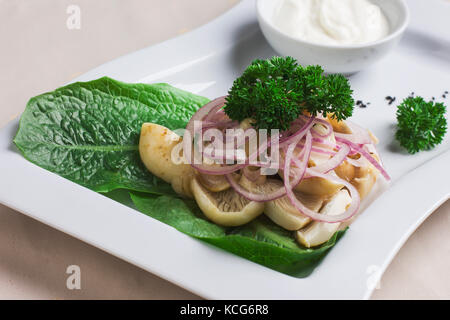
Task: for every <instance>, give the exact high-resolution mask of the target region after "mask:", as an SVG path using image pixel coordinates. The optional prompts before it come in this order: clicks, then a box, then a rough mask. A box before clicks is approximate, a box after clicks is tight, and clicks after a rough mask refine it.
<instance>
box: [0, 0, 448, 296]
mask: <svg viewBox="0 0 450 320" xmlns="http://www.w3.org/2000/svg"><path fill="white" fill-rule="evenodd" d="M235 3H236V1H232V0H126V1H125V0H122V1H119V0H96V1H92V0H91V1H89V0H70V1H67V0H34V1H31V0H0V127H2V126H3V125H5V124H6V123H7V122H8V121H10V120H11V119H13V118H15V117H16V116H18V115H19V114H20V113H21V112H22V111H23V109H24V107H25V104H26V102H27V100H28V98H29V97H31V96H33V95H36V94H39V93H42V92H45V91H49V90H53V89H55V88H56V87H58V86H60V85H62V84H64V83H66V82H68V81H70V80H71V79H73V78H74V77H76V76H77V75H80V74H82V73H84V72H86V71H88V70H90V69H92V68H94V67H96V66H98V65H99V64H101V63H103V62H106V61H109V60H112V59H114V58H116V57H118V56H121V55H124V54H126V53H129V52H132V51H134V50H137V49H140V48H143V47H146V46H149V45H151V44H154V43H157V42H160V41H163V40H165V39H168V38H172V37H174V36H177V35H179V34H181V33H183V32H186V31H189V30H191V29H193V28H195V27H197V26H200V25H202V24H204V23H206V22H208V21H210V20H212V19H213V18H215V17H216V16H218V15H220V14H221V13H223V12H224V11H226V10H227V9H229V8H230V7H232V6H233V5H234V4H235ZM69 5H78V6H79V8H80V9H81V26H80V27H81V28H80V29H79V30H69V29H68V28H67V27H66V20H67V18H68V16H69V15H68V14H67V13H66V10H67V7H68V6H69ZM0 166H1V164H0ZM0 170H1V167H0ZM0 172H1V171H0ZM0 179H1V173H0ZM24 201H26V199H24ZM449 230H450V202H447V203H446V204H444V205H443V206H442V207H441V208H439V209H438V210H437V211H436V212H434V213H433V214H432V216H431V217H430V218H429V219H427V220H426V221H425V222H424V224H423V225H422V226H421V227H420V228H419V229H418V230H417V231H416V232H415V233H414V234H413V235H412V236H411V238H410V239H409V240H408V242H407V243H406V244H405V246H404V247H403V248H402V249H401V250H400V252H399V253H398V255H397V256H396V258H395V259H394V261H393V262H392V264H391V265H390V266H389V268H388V270H387V271H386V273H385V275H384V276H383V278H382V281H381V288H380V289H378V290H376V291H375V293H374V295H373V298H375V299H420V298H425V299H450V272H449V271H450V234H449ZM73 264H75V265H78V266H80V268H81V290H68V289H67V288H66V278H67V276H68V275H67V274H66V273H65V272H66V268H67V266H69V265H73ZM0 298H2V299H79V298H85V299H130V298H134V299H197V298H199V297H197V296H196V295H194V294H192V293H190V292H187V291H185V290H184V289H181V288H179V287H177V286H175V285H173V284H171V283H169V282H167V281H165V280H162V279H160V278H158V277H156V276H154V275H152V274H150V273H148V272H146V271H143V270H141V269H139V268H137V267H135V266H132V265H130V264H128V263H126V262H124V261H121V260H120V259H117V258H115V257H113V256H111V255H109V254H107V253H104V252H102V251H101V250H99V249H97V248H94V247H92V246H90V245H87V244H85V243H83V242H81V241H79V240H77V239H75V238H72V237H70V236H68V235H66V234H63V233H62V232H59V231H56V230H54V229H52V228H50V227H48V226H46V225H44V224H42V223H39V222H37V221H34V220H32V219H31V218H28V217H26V216H24V215H22V214H20V213H18V212H16V211H14V210H12V209H9V208H7V207H5V206H1V205H0Z"/></svg>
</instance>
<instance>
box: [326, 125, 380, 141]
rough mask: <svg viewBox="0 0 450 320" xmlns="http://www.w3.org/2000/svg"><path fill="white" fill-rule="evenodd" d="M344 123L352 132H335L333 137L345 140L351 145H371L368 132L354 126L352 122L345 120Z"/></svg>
mask: <svg viewBox="0 0 450 320" xmlns="http://www.w3.org/2000/svg"><path fill="white" fill-rule="evenodd" d="M345 123H346V124H347V126H348V127H349V128H350V130H352V133H348V134H347V133H339V132H335V133H334V136H335V137H339V138H342V139H346V140H348V141H350V142H352V143H356V144H369V143H372V139H371V138H370V135H369V132H368V131H367V130H366V129H364V128H361V127H360V126H358V125H356V124H354V123H353V122H351V121H349V120H346V121H345Z"/></svg>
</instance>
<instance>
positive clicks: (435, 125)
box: [395, 97, 447, 154]
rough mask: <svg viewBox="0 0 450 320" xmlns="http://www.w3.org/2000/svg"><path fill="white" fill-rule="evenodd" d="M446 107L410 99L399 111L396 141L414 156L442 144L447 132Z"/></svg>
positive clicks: (421, 99) (406, 100)
mask: <svg viewBox="0 0 450 320" xmlns="http://www.w3.org/2000/svg"><path fill="white" fill-rule="evenodd" d="M445 112H446V107H445V105H444V104H443V103H440V102H439V103H438V102H433V101H429V102H426V101H425V100H424V99H423V98H422V97H415V98H413V97H408V98H406V99H405V100H403V102H402V103H401V104H400V105H399V106H398V109H397V122H398V125H397V132H396V133H395V137H396V139H397V140H398V141H399V142H400V145H401V146H403V147H404V148H406V150H407V151H408V152H409V153H411V154H414V153H416V152H419V151H422V150H429V149H432V148H433V147H434V146H436V145H438V144H440V143H441V142H442V139H443V138H444V136H445V133H446V132H447V120H446V119H445Z"/></svg>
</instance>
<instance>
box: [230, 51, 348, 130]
mask: <svg viewBox="0 0 450 320" xmlns="http://www.w3.org/2000/svg"><path fill="white" fill-rule="evenodd" d="M352 93H353V91H352V89H351V88H350V85H349V83H348V80H347V79H346V78H345V77H344V76H342V75H337V74H336V75H328V76H325V75H324V74H323V69H322V68H321V67H320V66H308V67H302V66H300V65H298V64H297V61H296V60H295V59H294V58H291V57H286V58H282V57H273V58H271V59H268V60H255V61H253V62H252V64H251V65H250V66H249V67H248V68H247V69H246V70H245V71H244V73H243V74H242V76H241V77H239V78H237V79H236V80H235V81H234V83H233V86H232V88H231V89H230V90H229V92H228V97H227V99H226V105H225V108H224V111H225V113H226V114H227V115H228V116H229V117H230V118H231V119H233V120H238V121H242V120H244V119H246V118H252V119H253V120H254V121H255V123H254V126H255V127H256V128H259V129H269V130H270V129H280V130H287V129H289V126H290V125H291V123H292V121H294V120H295V119H297V118H298V117H299V116H300V115H301V114H302V113H304V112H309V113H310V114H311V115H317V114H318V113H322V114H323V115H324V116H326V115H327V114H330V115H331V116H332V117H334V118H336V119H338V120H344V119H346V118H348V117H350V116H351V115H352V113H353V107H354V100H353V98H352Z"/></svg>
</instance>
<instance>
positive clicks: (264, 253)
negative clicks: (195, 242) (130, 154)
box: [131, 193, 346, 278]
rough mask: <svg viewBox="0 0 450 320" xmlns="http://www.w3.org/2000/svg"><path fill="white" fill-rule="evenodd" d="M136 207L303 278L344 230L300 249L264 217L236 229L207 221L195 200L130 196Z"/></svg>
mask: <svg viewBox="0 0 450 320" xmlns="http://www.w3.org/2000/svg"><path fill="white" fill-rule="evenodd" d="M131 199H132V201H133V203H134V205H135V206H136V208H137V209H138V210H139V211H141V212H143V213H145V214H146V215H148V216H150V217H152V218H155V219H157V220H159V221H161V222H164V223H166V224H168V225H170V226H172V227H174V228H175V229H177V230H178V231H181V232H183V233H185V234H187V235H189V236H191V237H194V238H197V239H200V240H202V241H205V242H207V243H210V244H213V245H215V246H217V247H219V248H222V249H224V250H226V251H228V252H231V253H234V254H236V255H238V256H241V257H243V258H246V259H249V260H251V261H253V262H256V263H259V264H261V265H264V266H266V267H269V268H271V269H274V270H277V271H280V272H282V273H285V274H288V275H291V276H295V277H300V278H301V277H306V276H308V275H309V274H311V272H312V271H313V270H314V268H315V267H316V266H317V265H318V264H319V263H320V261H321V260H322V259H323V258H324V257H325V255H326V254H327V252H328V251H329V250H330V249H331V248H332V247H333V246H334V245H335V244H336V242H337V241H338V240H339V239H340V237H342V235H343V234H344V233H345V231H346V230H343V231H338V232H336V233H335V234H334V236H333V237H332V238H331V239H330V240H328V242H326V243H324V244H323V245H321V246H320V247H318V248H314V249H309V248H303V247H300V246H299V245H298V244H297V243H296V242H295V240H294V238H293V234H292V233H291V232H289V231H286V230H284V229H282V228H280V227H278V226H277V225H275V224H274V223H273V222H271V221H270V220H269V219H268V218H266V217H265V216H261V217H260V218H258V219H256V220H254V221H252V222H250V223H248V224H246V225H244V226H241V227H235V228H225V227H221V226H218V225H216V224H214V223H212V222H209V221H208V220H207V219H206V218H205V216H204V215H203V213H202V212H201V210H200V209H199V208H198V206H197V205H196V203H195V201H192V200H183V199H179V198H176V197H172V196H150V195H146V194H137V193H131Z"/></svg>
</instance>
